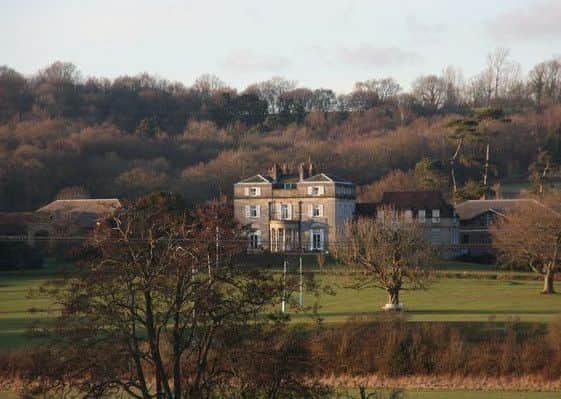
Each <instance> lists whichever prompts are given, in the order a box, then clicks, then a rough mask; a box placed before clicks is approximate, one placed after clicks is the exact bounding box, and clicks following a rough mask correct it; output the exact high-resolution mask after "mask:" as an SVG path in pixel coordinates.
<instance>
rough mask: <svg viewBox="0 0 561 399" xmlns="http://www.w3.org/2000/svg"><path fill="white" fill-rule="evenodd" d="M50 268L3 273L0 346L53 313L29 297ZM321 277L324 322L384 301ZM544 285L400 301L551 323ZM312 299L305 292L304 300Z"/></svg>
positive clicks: (425, 311) (417, 315)
mask: <svg viewBox="0 0 561 399" xmlns="http://www.w3.org/2000/svg"><path fill="white" fill-rule="evenodd" d="M47 266H48V267H47V268H45V269H43V270H40V271H29V272H25V273H0V350H9V349H11V348H16V347H20V346H22V345H25V344H26V342H27V341H26V338H25V331H26V329H27V328H28V327H29V326H30V324H31V323H32V321H33V320H36V319H42V320H45V319H48V318H50V317H53V315H54V313H53V310H52V309H49V308H50V304H49V303H48V301H46V300H44V299H41V300H39V299H32V298H29V297H28V293H29V290H30V289H32V288H36V287H38V286H39V285H40V284H41V283H43V282H44V281H46V280H47V279H48V278H49V276H51V275H52V273H53V271H54V270H55V269H56V266H55V265H53V264H48V265H47ZM442 269H443V270H446V271H457V270H466V271H469V272H478V273H479V272H482V271H485V270H487V271H493V270H490V267H489V266H481V265H473V264H461V263H447V264H446V265H444V266H443V267H442ZM317 276H318V278H319V280H320V281H321V282H322V283H325V284H329V285H331V286H332V287H333V288H334V290H335V293H336V294H335V295H334V296H331V295H322V297H321V298H320V305H321V308H320V310H319V313H320V316H321V317H322V318H323V319H324V321H325V322H328V323H329V322H343V321H345V320H346V319H348V318H349V317H353V316H363V315H373V314H375V313H376V312H380V309H381V307H382V306H383V304H384V303H385V302H386V294H385V293H384V292H383V291H381V290H378V289H363V290H354V289H350V288H345V285H346V284H345V281H347V280H345V278H342V277H339V276H337V275H335V274H332V273H330V272H319V273H317ZM347 282H348V281H347ZM558 284H560V283H558ZM540 289H541V282H540V281H532V280H508V279H485V278H477V279H475V278H460V279H456V278H438V279H437V280H436V282H435V283H434V284H433V285H432V286H431V287H430V288H429V289H428V290H423V291H404V292H402V295H401V301H402V302H403V303H404V305H405V307H406V309H407V311H406V315H407V317H408V320H410V321H454V322H459V321H463V322H484V321H488V320H489V319H490V318H493V319H496V320H498V321H501V320H506V319H509V318H513V317H517V318H519V319H520V320H521V321H523V322H547V321H549V320H550V319H551V318H552V317H555V316H557V315H558V314H560V313H561V294H556V295H552V296H544V295H540V294H539V292H540ZM559 289H560V290H561V287H560V288H559ZM313 300H314V298H312V297H311V296H308V295H307V296H305V304H307V305H310V304H311V303H312V301H313ZM30 309H35V312H30ZM49 310H50V311H49ZM293 316H294V319H295V320H296V321H306V320H307V319H308V318H307V317H306V315H303V314H294V315H293Z"/></svg>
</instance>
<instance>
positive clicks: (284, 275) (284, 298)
mask: <svg viewBox="0 0 561 399" xmlns="http://www.w3.org/2000/svg"><path fill="white" fill-rule="evenodd" d="M285 307H286V260H285V261H284V264H283V272H282V303H281V312H283V313H284V312H285Z"/></svg>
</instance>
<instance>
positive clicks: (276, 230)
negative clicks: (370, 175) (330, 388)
mask: <svg viewBox="0 0 561 399" xmlns="http://www.w3.org/2000/svg"><path fill="white" fill-rule="evenodd" d="M354 211H355V187H354V185H353V183H351V182H349V181H347V180H344V179H341V178H338V177H336V176H333V175H330V174H327V173H315V171H314V166H313V164H312V163H308V164H307V165H304V164H300V165H299V168H298V172H297V173H291V171H290V170H289V168H288V166H287V165H283V166H282V167H281V166H280V165H278V164H274V165H273V167H272V168H271V170H270V171H269V173H268V174H258V175H255V176H252V177H249V178H247V179H244V180H242V181H240V182H238V183H236V184H235V185H234V215H235V217H236V219H237V220H238V221H239V222H240V224H241V225H242V226H243V227H244V228H245V229H246V231H247V232H248V233H247V234H248V246H249V248H250V249H253V250H260V249H261V250H270V251H272V252H300V251H318V252H321V251H327V250H328V249H329V247H330V246H331V245H333V244H334V243H335V242H337V239H338V237H337V231H338V230H340V227H341V226H342V225H343V223H344V221H345V220H348V219H351V218H352V217H353V215H354Z"/></svg>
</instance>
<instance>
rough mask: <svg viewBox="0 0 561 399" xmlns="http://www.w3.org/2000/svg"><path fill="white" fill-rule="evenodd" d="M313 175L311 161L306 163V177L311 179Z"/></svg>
mask: <svg viewBox="0 0 561 399" xmlns="http://www.w3.org/2000/svg"><path fill="white" fill-rule="evenodd" d="M313 175H314V163H313V162H312V161H309V162H308V177H312V176H313Z"/></svg>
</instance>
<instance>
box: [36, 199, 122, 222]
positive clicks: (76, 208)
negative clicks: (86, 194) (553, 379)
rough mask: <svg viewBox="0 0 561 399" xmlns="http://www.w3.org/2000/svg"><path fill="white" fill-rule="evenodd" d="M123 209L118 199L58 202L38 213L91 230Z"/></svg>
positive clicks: (41, 209) (48, 205) (46, 206)
mask: <svg viewBox="0 0 561 399" xmlns="http://www.w3.org/2000/svg"><path fill="white" fill-rule="evenodd" d="M121 207H122V204H121V201H119V200H118V199H116V198H105V199H74V200H56V201H53V202H51V203H50V204H47V205H45V206H44V207H42V208H40V209H38V210H37V212H36V213H37V214H46V215H49V217H50V218H52V220H54V221H57V220H64V221H65V222H69V221H72V223H74V224H76V226H78V227H81V228H90V227H92V226H93V225H94V224H95V222H97V221H98V220H99V219H101V218H104V217H108V216H111V215H113V214H114V213H115V211H117V210H118V209H120V208H121ZM67 218H68V219H67Z"/></svg>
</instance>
